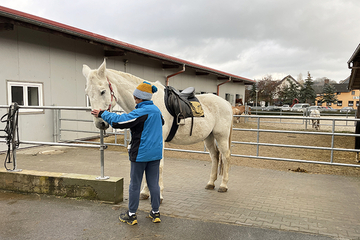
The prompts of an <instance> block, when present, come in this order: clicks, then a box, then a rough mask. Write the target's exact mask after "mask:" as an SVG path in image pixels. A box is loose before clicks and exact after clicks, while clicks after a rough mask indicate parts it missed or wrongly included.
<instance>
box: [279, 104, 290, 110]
mask: <svg viewBox="0 0 360 240" xmlns="http://www.w3.org/2000/svg"><path fill="white" fill-rule="evenodd" d="M280 109H281V111H290V110H291V107H290V106H289V105H287V104H285V105H282V106H281V108H280Z"/></svg>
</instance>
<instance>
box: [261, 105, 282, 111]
mask: <svg viewBox="0 0 360 240" xmlns="http://www.w3.org/2000/svg"><path fill="white" fill-rule="evenodd" d="M263 111H280V108H279V107H278V106H267V107H265V108H264V109H263Z"/></svg>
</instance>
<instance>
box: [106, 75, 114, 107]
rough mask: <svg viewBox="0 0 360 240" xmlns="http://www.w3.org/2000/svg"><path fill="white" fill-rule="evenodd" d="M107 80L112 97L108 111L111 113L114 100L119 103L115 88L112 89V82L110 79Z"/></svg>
mask: <svg viewBox="0 0 360 240" xmlns="http://www.w3.org/2000/svg"><path fill="white" fill-rule="evenodd" d="M106 80H107V81H108V83H109V88H110V95H111V101H110V104H109V107H108V109H107V111H109V112H110V110H111V104H112V102H113V100H114V98H115V101H117V99H116V97H115V93H114V90H113V88H112V86H111V82H110V81H109V79H108V78H106Z"/></svg>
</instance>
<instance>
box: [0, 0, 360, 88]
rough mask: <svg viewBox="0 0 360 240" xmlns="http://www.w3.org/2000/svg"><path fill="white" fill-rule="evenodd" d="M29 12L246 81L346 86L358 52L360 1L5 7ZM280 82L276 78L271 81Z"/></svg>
mask: <svg viewBox="0 0 360 240" xmlns="http://www.w3.org/2000/svg"><path fill="white" fill-rule="evenodd" d="M0 5H3V6H5V7H10V8H14V9H17V10H20V11H25V12H27V13H30V14H34V15H38V16H41V17H45V18H48V19H51V20H54V21H58V22H61V23H65V24H68V25H71V26H74V27H78V28H81V29H84V30H88V31H91V32H94V33H98V34H101V35H105V36H107V37H112V38H115V39H117V40H120V41H124V42H128V43H131V44H135V45H138V46H141V47H144V48H148V49H151V50H154V51H158V52H161V53H165V54H168V55H171V56H174V57H178V58H182V59H184V60H188V61H192V62H195V63H198V64H202V65H205V66H209V67H212V68H215V69H219V70H221V71H225V72H229V73H232V74H236V75H240V76H243V77H247V78H253V79H254V78H255V79H261V78H262V77H264V76H266V75H269V74H270V75H273V76H278V77H279V78H281V76H286V75H288V74H291V75H292V76H294V77H295V78H296V77H297V76H298V75H299V73H302V75H303V76H306V75H307V72H308V71H310V73H311V74H312V76H313V77H314V78H320V77H328V78H330V79H333V80H336V81H338V80H342V79H345V78H346V77H347V76H349V75H350V70H349V69H347V64H346V62H347V61H348V59H349V58H350V57H351V55H352V53H353V51H354V50H355V48H356V47H357V45H358V44H359V39H360V31H358V29H357V28H356V25H357V23H358V22H359V21H360V14H359V12H360V1H358V0H331V1H322V0H303V1H297V0H296V1H295V0H273V1H268V0H242V1H231V0H223V1H221V2H219V1H213V0H192V1H189V0H183V1H181V2H174V1H166V0H148V1H141V2H140V1H125V0H116V1H115V0H103V1H95V0H87V1H85V0H77V1H68V0H63V1H55V0H31V1H30V0H28V1H26V0H21V1H18V0H11V1H4V0H0ZM273 78H274V77H273Z"/></svg>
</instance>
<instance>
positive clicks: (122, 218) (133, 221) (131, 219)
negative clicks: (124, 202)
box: [119, 211, 137, 225]
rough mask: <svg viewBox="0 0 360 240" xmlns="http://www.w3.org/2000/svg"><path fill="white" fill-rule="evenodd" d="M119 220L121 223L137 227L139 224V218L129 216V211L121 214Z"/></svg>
mask: <svg viewBox="0 0 360 240" xmlns="http://www.w3.org/2000/svg"><path fill="white" fill-rule="evenodd" d="M119 220H120V221H121V222H125V223H127V224H129V225H135V224H137V217H136V214H134V215H132V216H129V211H127V212H126V213H121V214H120V216H119Z"/></svg>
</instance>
